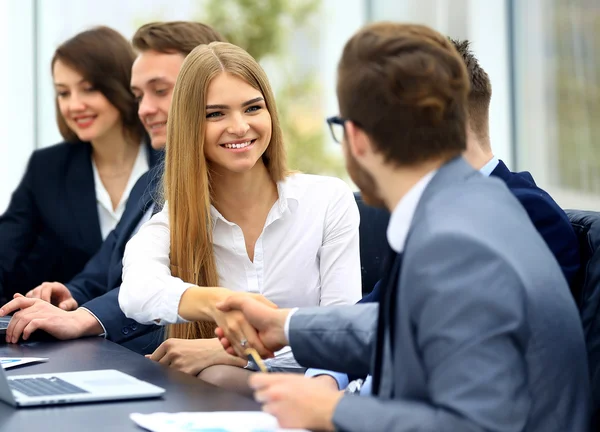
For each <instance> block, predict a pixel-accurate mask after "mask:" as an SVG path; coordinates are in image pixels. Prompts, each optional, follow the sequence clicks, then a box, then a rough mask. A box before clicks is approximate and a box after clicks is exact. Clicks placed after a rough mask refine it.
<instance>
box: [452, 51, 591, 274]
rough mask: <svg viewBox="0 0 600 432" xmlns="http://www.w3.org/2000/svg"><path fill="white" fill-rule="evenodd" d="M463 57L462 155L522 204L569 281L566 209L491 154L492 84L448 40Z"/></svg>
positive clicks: (573, 255)
mask: <svg viewBox="0 0 600 432" xmlns="http://www.w3.org/2000/svg"><path fill="white" fill-rule="evenodd" d="M452 43H453V44H454V47H455V48H456V49H457V51H458V53H459V54H460V55H461V57H462V58H463V61H464V62H465V65H466V67H467V73H468V75H469V79H470V82H471V90H470V91H469V96H468V105H469V109H468V113H469V115H468V117H469V121H468V122H467V151H466V152H465V153H464V155H463V156H464V158H465V159H466V160H467V162H469V163H470V164H471V165H472V166H473V168H475V169H477V170H480V171H481V172H482V173H483V174H484V175H491V176H494V177H498V178H500V179H501V180H503V181H504V182H505V183H506V185H507V186H508V188H509V189H510V191H511V192H512V193H513V194H514V195H515V197H516V198H517V199H518V200H519V202H520V203H521V204H522V205H523V208H525V211H526V212H527V214H528V215H529V218H530V219H531V222H533V225H535V227H536V229H537V230H538V232H539V233H540V235H541V236H542V237H543V239H544V241H545V242H546V244H547V245H548V247H549V248H550V250H551V251H552V253H553V254H554V257H555V258H556V260H557V261H558V263H559V265H560V267H561V269H562V272H563V274H564V275H565V278H566V279H567V282H568V283H569V284H571V283H572V282H573V279H574V277H575V275H576V274H577V271H578V270H579V266H580V260H579V243H578V241H577V237H576V235H575V231H574V230H573V227H572V226H571V223H570V221H569V218H568V216H567V215H566V213H565V212H564V211H563V210H562V209H561V208H560V207H559V206H558V204H556V202H555V201H554V200H553V199H552V197H551V196H550V195H549V194H548V193H546V191H544V190H542V189H540V188H539V187H538V186H537V185H536V184H535V181H534V180H533V177H532V176H531V174H530V173H529V172H527V171H524V172H518V173H514V172H511V171H510V170H509V169H508V168H507V167H506V165H505V164H504V162H502V161H501V160H499V159H498V158H497V157H495V156H494V153H493V151H492V146H491V143H490V133H489V107H490V101H491V98H492V84H491V82H490V78H489V77H488V74H487V73H486V72H485V70H483V68H482V67H481V66H480V65H479V62H478V61H477V58H476V57H475V56H474V55H473V53H472V52H471V49H470V47H469V42H468V41H457V40H452Z"/></svg>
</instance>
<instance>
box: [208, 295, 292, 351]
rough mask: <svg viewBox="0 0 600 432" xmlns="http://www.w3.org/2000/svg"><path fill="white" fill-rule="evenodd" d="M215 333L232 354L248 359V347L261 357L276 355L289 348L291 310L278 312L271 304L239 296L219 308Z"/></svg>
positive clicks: (246, 296) (231, 298)
mask: <svg viewBox="0 0 600 432" xmlns="http://www.w3.org/2000/svg"><path fill="white" fill-rule="evenodd" d="M216 307H217V309H218V310H219V311H220V313H219V314H217V316H216V317H215V321H216V323H217V326H218V328H217V330H216V331H215V334H216V335H217V337H218V338H219V340H220V342H221V345H223V348H225V350H226V351H227V353H229V354H231V355H237V356H238V357H242V358H246V355H245V354H244V350H245V349H246V348H247V347H252V348H254V349H256V351H257V352H258V354H259V355H260V356H261V357H262V358H270V357H273V356H274V353H275V351H278V350H280V349H281V348H283V347H284V346H286V345H287V343H288V342H287V339H286V337H285V332H284V326H285V320H286V318H287V315H288V314H289V310H288V309H277V308H276V306H275V305H273V304H272V303H270V302H269V303H266V302H265V301H263V300H261V299H258V298H256V297H252V296H248V295H246V294H241V293H236V294H232V295H230V296H229V297H227V298H226V299H225V300H224V301H222V302H220V303H218V304H217V305H216Z"/></svg>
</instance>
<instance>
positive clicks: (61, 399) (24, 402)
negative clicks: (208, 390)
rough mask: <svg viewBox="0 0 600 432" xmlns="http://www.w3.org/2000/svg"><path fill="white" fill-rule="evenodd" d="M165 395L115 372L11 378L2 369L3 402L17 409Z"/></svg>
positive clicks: (62, 373)
mask: <svg viewBox="0 0 600 432" xmlns="http://www.w3.org/2000/svg"><path fill="white" fill-rule="evenodd" d="M164 392H165V390H164V389H163V388H160V387H157V386H155V385H153V384H150V383H147V382H145V381H141V380H138V379H137V378H134V377H132V376H131V375H127V374H126V373H123V372H119V371H117V370H113V369H107V370H95V371H85V372H61V373H54V374H52V373H50V374H31V375H19V376H10V377H9V376H6V373H5V372H4V370H3V369H2V368H1V367H0V400H2V401H3V402H5V403H7V404H9V405H12V406H15V407H24V406H40V405H60V404H74V403H81V402H102V401H112V400H122V399H146V398H155V397H160V396H161V395H162V394H163V393H164Z"/></svg>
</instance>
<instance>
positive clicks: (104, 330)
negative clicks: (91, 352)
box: [78, 306, 107, 339]
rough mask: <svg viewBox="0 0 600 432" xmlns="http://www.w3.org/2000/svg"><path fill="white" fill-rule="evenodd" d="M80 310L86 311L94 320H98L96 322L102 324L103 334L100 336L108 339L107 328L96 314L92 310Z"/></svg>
mask: <svg viewBox="0 0 600 432" xmlns="http://www.w3.org/2000/svg"><path fill="white" fill-rule="evenodd" d="M78 309H83V310H84V311H86V312H87V313H89V314H90V315H91V316H93V317H94V318H96V321H98V322H99V323H100V326H101V327H102V333H101V334H99V335H98V336H100V337H103V338H104V339H106V336H107V334H106V328H105V327H104V324H102V321H100V320H99V319H98V317H97V316H96V315H94V313H93V312H92V311H91V310H89V309H88V308H86V307H83V306H81V307H79V308H78Z"/></svg>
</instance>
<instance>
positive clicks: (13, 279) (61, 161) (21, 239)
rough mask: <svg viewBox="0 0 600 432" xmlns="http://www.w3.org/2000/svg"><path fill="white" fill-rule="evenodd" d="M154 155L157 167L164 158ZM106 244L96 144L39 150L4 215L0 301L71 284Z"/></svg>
mask: <svg viewBox="0 0 600 432" xmlns="http://www.w3.org/2000/svg"><path fill="white" fill-rule="evenodd" d="M149 148H150V147H149ZM149 155H150V157H149V161H148V163H149V165H150V166H153V165H154V164H155V163H156V161H157V160H158V155H157V153H156V152H155V151H154V150H151V149H150V151H149ZM101 244H102V234H101V232H100V221H99V218H98V210H97V203H96V194H95V187H94V174H93V168H92V146H91V144H90V143H85V142H75V143H67V142H64V143H61V144H57V145H54V146H51V147H47V148H43V149H40V150H36V151H34V152H33V154H32V155H31V157H30V159H29V163H28V165H27V169H26V171H25V175H24V176H23V178H22V180H21V183H20V184H19V186H18V187H17V189H16V190H15V191H14V193H13V194H12V197H11V200H10V204H9V206H8V209H7V210H6V212H5V213H4V214H3V215H2V216H0V297H4V298H11V297H12V295H13V294H14V293H15V292H20V293H25V292H27V291H29V290H31V289H33V288H35V287H36V286H37V285H39V284H40V283H42V282H45V281H65V280H69V279H71V278H72V277H73V276H75V275H76V274H77V273H78V272H79V271H81V269H82V268H83V266H84V265H85V263H86V262H87V261H88V260H89V259H90V258H91V257H92V255H93V254H94V253H95V252H96V251H97V250H98V248H99V247H100V245H101Z"/></svg>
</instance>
